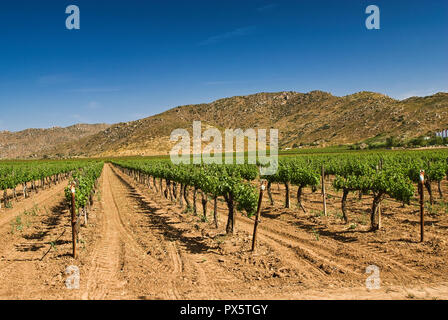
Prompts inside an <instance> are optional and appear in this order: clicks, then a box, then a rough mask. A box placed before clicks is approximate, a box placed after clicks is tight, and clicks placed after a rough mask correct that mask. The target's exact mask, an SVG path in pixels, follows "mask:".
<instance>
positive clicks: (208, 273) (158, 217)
mask: <svg viewBox="0 0 448 320" xmlns="http://www.w3.org/2000/svg"><path fill="white" fill-rule="evenodd" d="M112 170H113V172H114V173H115V175H116V176H117V177H118V178H119V179H120V180H122V182H123V183H124V184H126V185H127V187H128V188H129V189H132V191H133V192H134V194H138V196H139V197H140V199H141V201H144V202H145V203H147V204H148V205H149V206H150V207H151V208H153V212H151V214H150V216H149V218H150V223H151V224H153V225H154V229H153V230H154V231H155V232H154V233H153V234H152V235H151V236H155V237H156V241H158V242H159V243H162V244H164V243H168V245H166V246H164V247H165V249H166V250H167V252H168V256H169V258H170V260H169V261H168V262H167V263H165V264H169V265H171V266H172V269H173V270H172V271H171V272H173V276H174V277H175V278H177V280H176V279H172V280H171V285H172V286H173V289H172V290H173V291H174V292H172V294H173V295H174V296H175V299H179V294H178V292H176V290H177V289H176V284H175V283H177V282H179V280H182V279H184V278H189V279H190V280H192V281H193V282H194V283H196V286H200V287H201V288H203V290H201V291H202V292H201V294H202V295H203V297H202V298H207V299H210V298H212V297H220V296H221V297H222V291H223V288H222V287H221V286H220V285H219V284H217V283H216V280H220V282H221V281H222V282H226V283H229V282H235V281H236V282H239V281H240V280H239V279H237V278H236V277H234V276H231V275H229V274H228V273H227V272H226V271H225V270H224V269H223V268H222V267H220V266H219V265H215V264H211V263H208V260H207V259H203V260H201V258H203V256H202V255H199V254H195V256H193V255H191V254H190V253H189V252H188V251H186V249H185V248H184V245H181V246H179V245H178V244H177V242H178V241H177V239H176V241H173V239H171V238H166V236H165V235H164V234H163V229H164V227H165V225H164V224H166V223H169V224H182V223H184V222H182V221H177V220H176V219H175V217H174V216H173V214H172V212H171V211H173V212H177V211H178V210H179V207H178V206H177V205H176V204H173V203H172V202H171V201H168V200H167V201H164V200H163V199H161V198H158V199H157V200H156V201H154V200H153V199H152V197H151V196H152V195H151V194H150V193H149V192H148V191H149V190H147V189H146V188H147V187H146V186H143V185H141V184H139V183H137V182H135V181H133V180H132V179H131V178H130V177H128V176H126V175H124V174H123V173H121V172H120V171H119V170H118V169H117V168H113V169H112ZM134 186H135V187H134ZM142 189H146V190H145V191H146V192H145V191H142ZM157 197H159V195H158V194H157ZM162 207H163V209H162ZM170 209H172V210H170ZM166 219H167V220H166ZM179 228H180V226H179ZM196 294H197V293H196Z"/></svg>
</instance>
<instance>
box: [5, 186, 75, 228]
mask: <svg viewBox="0 0 448 320" xmlns="http://www.w3.org/2000/svg"><path fill="white" fill-rule="evenodd" d="M66 181H67V180H62V181H61V182H60V183H58V184H57V185H53V186H51V187H50V188H49V189H45V190H39V193H37V194H35V193H32V194H31V196H30V197H29V198H26V199H20V200H19V201H17V202H16V201H12V205H13V207H12V208H11V209H5V208H2V209H0V227H2V226H3V225H5V224H7V223H8V222H10V221H11V220H12V219H14V218H15V217H16V216H17V215H18V214H20V213H22V212H23V211H25V210H31V209H32V208H33V207H34V206H35V205H36V204H40V203H45V202H46V201H47V200H48V199H51V198H53V197H55V196H56V195H58V194H60V193H61V192H62V191H63V190H64V188H65V187H66V183H65V182H66Z"/></svg>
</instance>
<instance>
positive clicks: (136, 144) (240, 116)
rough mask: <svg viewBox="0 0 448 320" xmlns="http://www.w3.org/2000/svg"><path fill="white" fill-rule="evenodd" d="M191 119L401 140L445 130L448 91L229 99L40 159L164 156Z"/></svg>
mask: <svg viewBox="0 0 448 320" xmlns="http://www.w3.org/2000/svg"><path fill="white" fill-rule="evenodd" d="M194 120H201V121H202V122H203V124H204V126H205V125H209V126H213V127H217V128H218V129H224V128H229V129H230V128H232V129H236V128H241V129H246V128H264V129H269V128H277V129H279V140H280V141H279V143H280V146H281V147H283V148H285V147H294V146H298V145H300V144H313V145H318V146H328V145H337V144H349V143H357V142H361V141H364V140H366V139H369V138H373V137H386V136H395V137H398V138H402V139H408V138H412V137H416V136H420V135H424V134H428V133H431V132H435V131H438V130H441V129H446V128H448V93H437V94H435V95H432V96H428V97H413V98H409V99H406V100H402V101H400V100H395V99H392V98H390V97H388V96H386V95H383V94H379V93H373V92H359V93H355V94H352V95H347V96H343V97H337V96H333V95H331V94H330V93H327V92H322V91H312V92H309V93H298V92H279V93H258V94H254V95H248V96H237V97H232V98H226V99H220V100H217V101H214V102H212V103H207V104H198V105H186V106H180V107H176V108H173V109H170V110H168V111H166V112H163V113H161V114H158V115H155V116H151V117H148V118H144V119H141V120H137V121H132V122H126V123H118V124H115V125H112V126H110V127H107V128H105V129H104V130H101V131H99V132H97V133H95V134H92V135H86V136H84V137H81V138H80V139H76V140H73V141H69V142H66V143H63V144H53V147H52V148H48V147H47V148H45V150H46V151H45V152H42V153H40V155H41V156H43V155H46V156H50V157H54V156H58V157H60V156H66V157H67V156H128V155H160V154H167V153H168V152H169V150H170V149H171V147H172V145H173V143H170V141H169V137H170V134H171V132H172V131H173V130H174V129H176V128H185V129H187V130H189V131H190V132H191V129H192V122H193V121H194ZM0 139H1V138H0ZM2 141H3V140H0V143H2V144H3V142H2ZM65 141H67V140H65ZM28 143H30V142H28Z"/></svg>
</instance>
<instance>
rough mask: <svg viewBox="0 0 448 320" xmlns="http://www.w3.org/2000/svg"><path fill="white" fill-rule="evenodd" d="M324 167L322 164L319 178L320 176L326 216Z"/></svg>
mask: <svg viewBox="0 0 448 320" xmlns="http://www.w3.org/2000/svg"><path fill="white" fill-rule="evenodd" d="M324 177H325V167H324V165H322V173H321V178H322V202H323V205H324V215H325V216H327V196H326V194H325V179H324Z"/></svg>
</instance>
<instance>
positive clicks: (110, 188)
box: [82, 165, 182, 299]
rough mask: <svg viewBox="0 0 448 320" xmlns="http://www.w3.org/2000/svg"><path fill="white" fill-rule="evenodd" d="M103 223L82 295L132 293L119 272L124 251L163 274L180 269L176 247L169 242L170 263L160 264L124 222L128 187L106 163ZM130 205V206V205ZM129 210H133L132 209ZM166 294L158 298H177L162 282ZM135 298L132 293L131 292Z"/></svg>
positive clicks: (170, 288)
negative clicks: (148, 253) (125, 198)
mask: <svg viewBox="0 0 448 320" xmlns="http://www.w3.org/2000/svg"><path fill="white" fill-rule="evenodd" d="M103 176H104V180H103V184H102V185H103V191H102V195H103V201H102V202H101V204H102V207H103V208H102V212H103V216H102V220H104V223H103V227H102V229H101V230H100V231H99V232H100V234H101V238H100V241H99V242H98V243H97V244H96V246H95V249H94V251H93V253H92V259H91V262H90V268H89V273H88V280H87V288H86V289H85V291H84V292H83V293H82V297H83V298H84V299H104V298H108V299H110V298H123V296H128V297H129V296H130V297H133V295H132V292H129V291H128V290H127V289H129V288H125V281H123V277H122V276H121V275H120V271H121V270H123V268H125V267H126V266H125V265H124V261H123V257H122V256H123V255H126V256H127V257H129V256H130V257H131V258H132V259H133V261H136V262H138V263H141V264H143V265H144V267H145V269H146V270H148V272H153V273H155V274H156V273H159V274H163V276H164V277H167V276H168V277H170V278H174V277H175V275H176V274H177V273H179V272H180V271H181V270H182V264H181V261H180V258H179V257H178V256H177V253H176V251H175V248H174V247H172V246H171V249H169V248H167V250H169V251H170V255H169V256H170V257H171V259H170V262H171V263H170V265H166V264H162V263H160V262H159V261H157V260H156V259H154V258H152V257H151V256H149V255H147V252H146V251H145V250H144V248H142V247H141V246H140V244H139V243H138V242H137V241H136V239H135V238H134V236H133V233H132V230H128V229H127V227H126V224H125V223H124V222H123V218H122V214H123V212H124V211H126V210H130V208H129V207H128V206H123V205H125V202H124V201H123V200H124V199H123V197H126V191H127V187H126V186H125V185H123V183H122V182H121V181H120V180H119V179H118V178H117V177H116V175H115V174H114V173H113V172H112V170H111V168H110V166H109V165H105V167H104V172H103ZM131 208H132V207H131ZM131 214H132V213H131ZM163 289H164V290H165V294H162V297H161V298H165V299H180V298H181V297H180V294H179V293H178V292H177V289H176V286H175V285H169V286H164V288H163ZM134 298H135V296H134Z"/></svg>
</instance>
